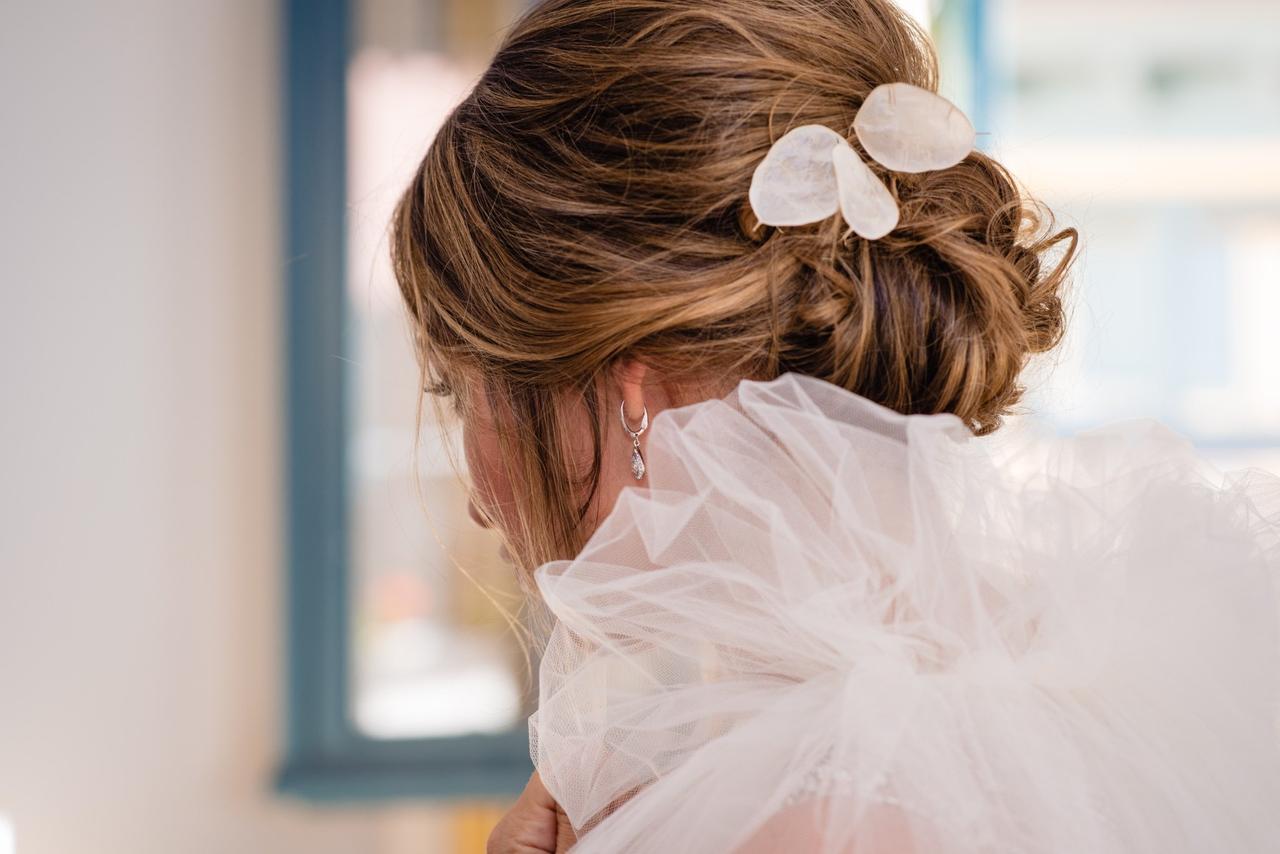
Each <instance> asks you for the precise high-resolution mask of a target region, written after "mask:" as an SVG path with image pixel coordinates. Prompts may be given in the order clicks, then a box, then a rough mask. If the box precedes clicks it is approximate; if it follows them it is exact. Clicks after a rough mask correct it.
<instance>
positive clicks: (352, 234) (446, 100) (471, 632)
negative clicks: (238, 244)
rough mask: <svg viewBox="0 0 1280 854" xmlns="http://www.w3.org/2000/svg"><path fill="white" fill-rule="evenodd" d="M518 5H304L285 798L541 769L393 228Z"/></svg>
mask: <svg viewBox="0 0 1280 854" xmlns="http://www.w3.org/2000/svg"><path fill="white" fill-rule="evenodd" d="M516 11H517V9H516V8H514V7H511V8H508V7H506V6H504V5H503V4H501V3H469V2H462V0H452V2H444V1H443V0H441V2H428V0H412V2H409V1H408V0H405V2H387V1H386V0H379V1H378V2H374V0H368V2H354V3H348V2H345V0H322V2H301V0H299V2H292V3H290V4H288V6H287V12H286V14H287V21H286V24H287V26H286V32H287V37H288V42H289V43H288V69H287V72H288V86H287V93H286V97H287V101H288V104H287V108H288V112H287V121H286V124H287V151H286V154H287V162H288V173H287V180H288V196H287V204H288V212H287V216H288V248H287V256H286V257H287V258H288V268H287V272H288V323H289V354H288V355H289V401H288V408H289V419H288V428H287V430H288V432H287V436H286V442H287V444H288V459H289V495H288V501H289V511H290V512H289V518H290V527H289V551H290V553H289V610H290V613H289V620H290V629H289V670H290V698H289V707H290V711H289V742H288V756H287V757H286V762H285V765H284V768H283V769H282V772H281V775H280V785H281V788H282V789H284V790H285V791H289V792H293V793H297V794H302V795H304V796H308V797H315V798H347V797H378V796H405V795H423V796H465V795H472V796H479V795H510V794H514V793H516V792H519V791H520V789H521V788H522V787H523V786H524V783H525V781H526V780H527V778H528V776H529V774H530V772H531V771H532V765H531V763H530V761H529V756H528V733H527V728H526V725H525V718H526V717H527V715H528V712H529V711H530V702H531V697H530V694H531V691H530V687H531V686H530V685H529V681H530V680H529V679H527V678H526V677H527V668H526V661H525V658H524V653H523V651H522V650H521V648H520V646H519V644H518V643H517V642H516V640H515V639H516V634H515V633H513V632H511V631H510V630H509V628H508V626H507V623H506V622H505V620H504V618H503V616H502V614H503V611H504V610H505V611H509V612H514V611H515V610H516V609H517V602H518V595H517V590H516V588H515V585H514V579H513V577H512V574H511V571H510V569H509V568H508V567H507V566H505V565H504V564H502V563H501V562H500V561H499V559H498V556H497V555H498V543H497V541H496V539H495V536H494V535H493V534H492V533H490V532H486V531H484V530H482V529H481V528H479V527H477V526H475V525H474V524H471V523H470V521H469V520H468V518H467V514H466V506H465V494H464V492H463V490H462V487H461V485H460V483H459V482H458V480H457V478H456V477H455V474H454V470H453V468H452V466H451V464H450V460H449V458H448V455H447V453H446V452H445V448H446V441H445V439H446V436H445V430H446V428H444V427H443V426H442V425H440V424H437V423H436V422H435V421H434V420H432V419H431V418H430V413H427V416H428V417H427V421H426V423H425V424H424V425H423V427H424V429H423V431H422V433H421V435H420V436H419V437H418V452H417V454H416V455H415V453H414V450H415V434H414V427H415V416H416V404H417V397H418V394H417V393H418V388H419V385H418V376H417V370H416V366H415V363H414V358H413V354H412V352H411V349H410V346H409V340H410V338H409V330H408V327H407V325H406V321H405V317H404V313H403V310H402V308H401V306H400V302H399V295H398V292H397V290H396V286H395V283H394V280H393V279H392V277H391V272H390V268H389V264H388V261H387V255H386V252H387V244H386V235H385V228H386V225H387V222H388V221H389V218H390V213H391V206H392V205H393V204H394V202H395V199H396V197H397V195H398V193H399V192H400V191H401V190H402V189H403V188H404V187H405V186H406V185H407V183H408V181H409V178H410V176H411V174H412V170H413V168H414V167H415V166H416V164H417V161H418V160H419V159H420V158H421V156H422V154H423V152H424V151H425V150H426V146H427V143H428V142H429V141H430V137H431V134H432V133H433V132H434V129H435V127H436V126H438V124H439V123H440V121H441V120H442V119H443V118H444V116H445V115H446V113H447V112H448V110H449V109H450V108H451V107H452V105H453V103H454V102H456V100H457V99H459V98H461V97H462V95H463V94H464V93H465V90H466V88H467V86H468V85H469V83H470V82H471V80H473V79H474V76H475V75H476V74H477V73H478V72H479V71H480V70H481V69H482V68H483V63H484V62H485V61H486V60H487V58H488V55H489V53H490V52H491V51H492V48H493V46H494V45H493V41H494V39H496V37H497V35H498V34H499V32H500V30H501V28H502V26H504V25H505V24H506V23H507V22H508V21H509V20H510V19H511V18H512V17H513V16H514V14H515V13H516ZM460 568H461V570H462V571H460ZM464 571H465V573H467V574H469V575H470V576H472V578H473V579H474V583H473V581H470V580H468V578H467V577H466V575H464ZM495 602H496V603H497V605H498V607H495Z"/></svg>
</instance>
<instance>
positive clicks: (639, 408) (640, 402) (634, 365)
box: [613, 359, 649, 424]
mask: <svg viewBox="0 0 1280 854" xmlns="http://www.w3.org/2000/svg"><path fill="white" fill-rule="evenodd" d="M613 373H614V381H615V382H616V383H617V386H618V392H619V396H620V397H621V398H622V405H623V409H624V410H625V411H626V413H627V421H629V422H630V423H632V424H639V423H640V417H641V415H642V414H643V412H644V408H645V402H644V381H645V379H646V378H647V377H648V376H649V366H648V365H646V364H645V363H644V362H641V361H639V360H637V359H624V360H622V361H621V362H619V363H618V364H617V365H616V366H615V368H614V372H613Z"/></svg>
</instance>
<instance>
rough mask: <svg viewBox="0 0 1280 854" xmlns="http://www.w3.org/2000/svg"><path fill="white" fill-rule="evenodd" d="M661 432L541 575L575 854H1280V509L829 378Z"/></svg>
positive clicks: (1266, 484)
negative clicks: (565, 554) (994, 431)
mask: <svg viewBox="0 0 1280 854" xmlns="http://www.w3.org/2000/svg"><path fill="white" fill-rule="evenodd" d="M650 432H651V438H650V441H649V444H648V447H647V457H648V462H649V482H648V485H647V488H637V489H627V490H624V492H623V493H622V495H621V496H620V498H619V500H618V502H617V505H616V506H615V508H614V510H613V512H612V513H611V514H610V515H609V517H608V518H607V519H606V521H605V522H604V523H603V525H602V526H601V527H600V528H599V530H598V531H597V532H596V533H595V535H594V536H593V537H592V539H591V540H590V542H589V543H588V544H587V546H586V547H585V548H584V549H583V551H582V553H581V554H580V555H579V556H578V557H577V558H576V559H574V560H572V561H562V562H556V563H551V564H547V565H545V566H543V567H541V568H540V569H539V570H538V571H537V573H536V574H535V580H536V582H537V585H538V588H539V590H540V592H541V595H542V597H543V599H544V601H545V604H546V605H547V607H548V608H549V609H550V610H551V611H552V612H553V613H554V615H555V617H556V620H557V622H556V626H555V628H554V630H553V632H552V634H551V637H550V639H549V642H548V645H547V649H546V651H545V655H544V657H543V660H542V665H541V674H540V675H541V687H540V692H541V696H540V705H539V709H538V712H537V713H536V714H535V715H534V716H533V717H532V718H531V719H530V722H529V723H530V734H531V749H532V754H533V757H534V761H535V763H536V765H537V767H538V769H539V771H540V772H541V776H542V779H543V781H544V782H545V783H546V785H547V787H548V789H549V790H550V791H551V793H552V794H553V795H554V796H555V797H556V799H557V800H558V801H559V803H560V804H561V806H562V807H563V808H564V809H565V811H566V812H567V814H568V816H569V818H570V820H571V821H572V822H573V824H574V826H575V828H576V829H577V830H578V831H579V834H580V837H581V841H580V843H579V845H578V847H577V848H575V850H578V851H582V852H596V851H599V852H664V854H669V853H670V852H730V851H738V852H757V851H815V852H859V854H877V853H879V854H888V852H893V854H909V852H920V854H924V852H944V853H945V852H957V854H958V852H966V854H968V852H1011V853H1012V852H1019V854H1026V852H1073V853H1074V852H1090V854H1110V853H1111V852H1116V854H1119V852H1125V854H1133V852H1148V851H1149V852H1162V854H1168V852H1184V851H1185V852H1218V851H1222V852H1263V851H1276V850H1280V737H1278V734H1277V733H1278V729H1277V722H1278V713H1280V630H1278V627H1277V623H1278V619H1277V615H1278V609H1277V601H1278V600H1277V583H1278V579H1280V479H1277V478H1275V477H1273V476H1270V475H1267V474H1265V473H1263V472H1260V471H1252V472H1242V473H1238V474H1233V475H1228V476H1224V475H1220V474H1218V473H1216V472H1214V471H1213V470H1211V469H1209V468H1208V467H1207V466H1205V465H1204V463H1202V462H1201V461H1200V460H1199V459H1198V458H1197V456H1196V454H1195V453H1194V451H1193V449H1192V448H1191V446H1190V445H1189V444H1188V443H1187V442H1186V441H1184V440H1183V439H1181V438H1179V437H1178V436H1176V435H1174V434H1172V433H1171V432H1169V431H1167V430H1165V429H1163V428H1161V427H1160V426H1158V425H1156V424H1154V423H1151V422H1128V423H1124V424H1119V425H1115V426H1112V427H1108V428H1105V429H1101V430H1097V431H1093V432H1090V433H1086V434H1082V435H1080V436H1077V437H1075V438H1072V439H1067V440H1053V441H1048V440H1036V441H1033V442H1027V443H1024V444H1022V445H1010V444H1008V443H1003V444H1002V443H1000V442H997V441H995V440H994V437H993V438H991V439H975V438H973V437H972V436H971V435H970V433H969V431H968V430H967V429H966V428H965V427H964V425H963V424H962V423H961V422H960V421H959V419H957V418H955V417H953V416H949V415H939V416H910V417H905V416H902V415H899V414H897V413H895V412H892V411H890V410H887V409H884V408H882V407H879V406H877V405H875V404H872V403H870V402H869V401H866V400H865V399H863V398H860V397H857V396H856V395H853V394H850V393H849V392H846V391H844V390H842V389H839V388H836V387H834V386H832V385H829V384H827V383H823V382H821V381H819V380H814V379H811V378H807V377H801V376H797V375H786V376H783V377H782V378H780V379H777V380H774V381H772V382H768V383H761V382H750V381H748V382H744V383H742V384H741V385H740V386H739V388H738V390H737V391H736V392H735V393H734V394H733V395H731V396H729V397H728V398H726V399H724V400H713V401H708V402H705V403H701V404H697V405H695V406H691V407H685V408H681V409H677V410H670V411H667V412H664V413H662V414H661V415H660V416H658V417H657V418H656V419H655V422H654V424H653V427H652V429H651V431H650Z"/></svg>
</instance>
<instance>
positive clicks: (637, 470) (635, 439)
mask: <svg viewBox="0 0 1280 854" xmlns="http://www.w3.org/2000/svg"><path fill="white" fill-rule="evenodd" d="M618 415H619V416H621V418H622V429H623V430H626V431H627V435H628V436H630V437H631V474H632V475H633V476H634V477H635V479H636V480H643V479H644V473H645V464H644V456H643V455H642V454H641V453H640V434H641V433H643V432H644V431H645V430H648V429H649V407H647V406H644V407H643V414H642V415H641V416H640V426H639V427H638V428H637V429H635V430H632V429H631V425H630V424H628V423H627V403H626V401H623V402H622V405H621V406H619V407H618Z"/></svg>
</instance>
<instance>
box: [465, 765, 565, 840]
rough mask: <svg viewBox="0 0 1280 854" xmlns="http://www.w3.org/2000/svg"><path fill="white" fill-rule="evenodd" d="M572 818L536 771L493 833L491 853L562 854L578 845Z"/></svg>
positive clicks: (490, 838)
mask: <svg viewBox="0 0 1280 854" xmlns="http://www.w3.org/2000/svg"><path fill="white" fill-rule="evenodd" d="M577 841H578V839H577V837H576V836H574V833H573V827H572V826H571V825H570V824H569V817H568V816H566V815H565V814H564V810H562V809H560V807H559V806H558V805H557V804H556V802H555V798H553V797H551V793H550V792H548V791H547V789H546V787H545V786H543V785H542V778H541V777H539V776H538V772H537V771H534V772H533V776H532V777H530V778H529V783H528V784H527V785H526V786H525V787H524V791H523V792H521V793H520V797H519V798H517V799H516V802H515V805H514V806H513V807H511V809H510V810H508V811H507V814H506V815H504V816H503V817H502V820H501V821H499V822H498V824H497V825H496V826H495V827H494V828H493V832H492V833H490V834H489V844H488V845H487V846H485V850H486V851H487V852H488V854H559V852H561V851H568V850H569V846H571V845H573V844H574V843H575V842H577Z"/></svg>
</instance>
